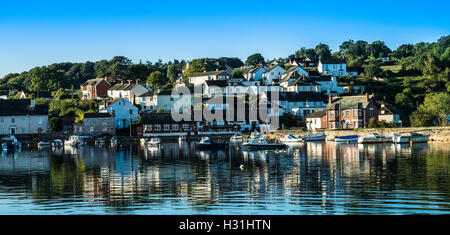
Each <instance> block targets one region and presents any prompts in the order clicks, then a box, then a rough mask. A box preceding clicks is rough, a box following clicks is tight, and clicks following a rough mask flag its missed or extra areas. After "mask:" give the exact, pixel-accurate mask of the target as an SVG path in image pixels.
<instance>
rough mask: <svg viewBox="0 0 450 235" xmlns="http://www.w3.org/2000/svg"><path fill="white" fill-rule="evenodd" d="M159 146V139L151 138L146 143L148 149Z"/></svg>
mask: <svg viewBox="0 0 450 235" xmlns="http://www.w3.org/2000/svg"><path fill="white" fill-rule="evenodd" d="M160 144H161V140H160V139H159V138H156V137H155V138H151V139H150V141H147V145H148V146H149V147H158V146H159V145H160Z"/></svg>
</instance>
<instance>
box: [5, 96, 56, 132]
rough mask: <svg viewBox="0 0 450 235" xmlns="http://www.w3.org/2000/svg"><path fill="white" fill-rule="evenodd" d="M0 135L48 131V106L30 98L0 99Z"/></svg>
mask: <svg viewBox="0 0 450 235" xmlns="http://www.w3.org/2000/svg"><path fill="white" fill-rule="evenodd" d="M0 110H1V112H0V135H7V134H11V135H15V134H37V133H39V132H41V133H45V132H48V131H49V129H50V128H49V122H48V106H46V105H36V104H35V103H34V100H32V99H14V100H3V99H0Z"/></svg>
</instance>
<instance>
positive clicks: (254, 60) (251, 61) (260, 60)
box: [245, 53, 265, 66]
mask: <svg viewBox="0 0 450 235" xmlns="http://www.w3.org/2000/svg"><path fill="white" fill-rule="evenodd" d="M264 62H265V60H264V57H263V56H262V55H261V54H260V53H256V54H253V55H251V56H249V57H247V60H246V61H245V65H248V66H256V65H258V64H264Z"/></svg>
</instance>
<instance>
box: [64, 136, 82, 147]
mask: <svg viewBox="0 0 450 235" xmlns="http://www.w3.org/2000/svg"><path fill="white" fill-rule="evenodd" d="M80 145H83V140H82V139H81V138H80V137H79V136H76V135H72V136H70V137H69V139H68V140H64V146H80Z"/></svg>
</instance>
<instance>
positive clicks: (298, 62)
mask: <svg viewBox="0 0 450 235" xmlns="http://www.w3.org/2000/svg"><path fill="white" fill-rule="evenodd" d="M288 64H289V65H295V66H300V67H315V66H316V64H315V63H314V61H312V60H311V59H309V58H305V59H300V58H294V57H290V58H289V61H288Z"/></svg>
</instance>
